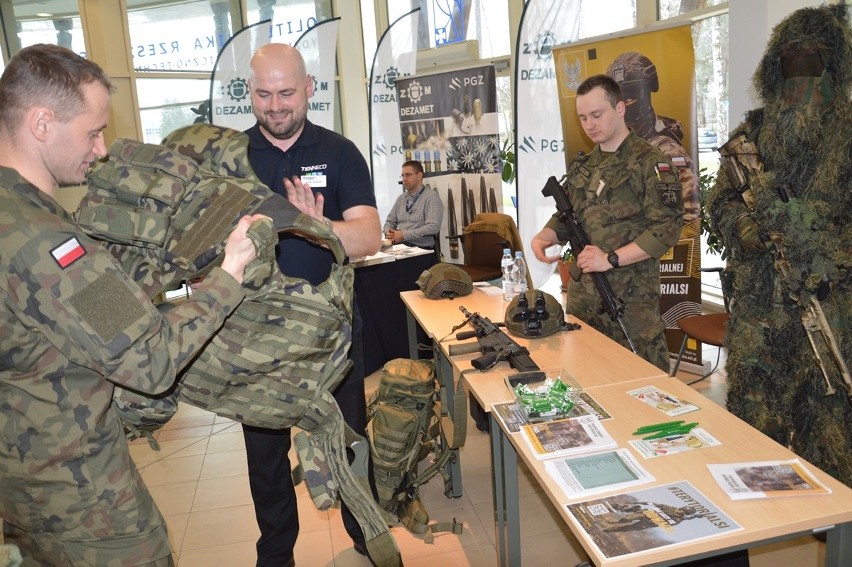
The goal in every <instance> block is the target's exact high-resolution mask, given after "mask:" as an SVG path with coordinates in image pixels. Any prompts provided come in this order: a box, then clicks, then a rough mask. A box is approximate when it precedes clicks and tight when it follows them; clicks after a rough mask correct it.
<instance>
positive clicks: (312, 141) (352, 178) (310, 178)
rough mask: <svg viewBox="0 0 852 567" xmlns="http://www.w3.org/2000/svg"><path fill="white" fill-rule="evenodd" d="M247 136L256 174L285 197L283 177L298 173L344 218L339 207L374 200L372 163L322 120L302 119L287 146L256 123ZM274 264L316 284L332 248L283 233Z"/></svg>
mask: <svg viewBox="0 0 852 567" xmlns="http://www.w3.org/2000/svg"><path fill="white" fill-rule="evenodd" d="M246 134H248V137H249V150H248V158H249V163H250V164H251V167H252V169H254V172H255V173H256V174H257V176H258V178H260V180H261V181H262V182H263V183H264V184H266V185H267V186H268V187H269V188H270V189H272V190H273V191H275V192H276V193H278V194H280V195H283V196H284V197H287V192H286V191H285V190H284V178H285V177H288V178H292V177H293V176H294V175H298V176H300V177H301V178H302V181H303V182H307V183H308V184H309V185H310V186H311V189H313V191H314V193H315V194H316V193H322V195H323V197H324V198H325V204H324V206H323V214H324V215H325V216H327V217H328V218H330V219H331V220H335V221H337V220H343V211H345V210H347V209H350V208H352V207H355V206H359V205H367V206H370V207H375V206H376V194H375V192H374V191H373V182H372V180H371V178H370V169H369V167H368V166H367V162H366V161H365V160H364V156H362V155H361V152H359V151H358V148H357V147H356V146H355V144H354V143H352V141H351V140H348V139H346V138H344V137H343V136H341V135H340V134H338V133H337V132H333V131H331V130H328V129H326V128H323V127H322V126H317V125H315V124H312V123H311V122H310V121H307V120H306V121H305V127H304V129H303V130H302V133H301V134H300V135H299V138H298V139H297V140H296V143H294V144H293V145H292V146H291V147H290V148H289V149H288V150H287V151H286V152H282V151H281V150H280V149H278V148H276V147H275V146H273V145H272V144H271V143H270V142H269V140H267V139H266V138H265V137H264V135H263V133H262V132H261V131H260V126H259V125H258V124H255V125H254V126H252V127H251V128H249V129H248V130H246ZM277 256H278V265H279V266H280V267H281V271H282V272H283V273H285V274H287V275H288V276H293V277H299V278H304V279H306V280H308V281H309V282H311V283H312V284H314V285H318V284H320V283H322V282H323V281H325V280H326V279H327V278H328V274H329V272H330V271H331V264H332V263H333V262H334V256H333V255H332V253H331V252H330V251H329V250H328V249H326V248H323V247H321V246H318V245H316V244H313V243H310V242H308V241H307V240H305V239H303V238H300V237H298V236H290V235H283V236H282V237H281V240H280V241H279V242H278V248H277Z"/></svg>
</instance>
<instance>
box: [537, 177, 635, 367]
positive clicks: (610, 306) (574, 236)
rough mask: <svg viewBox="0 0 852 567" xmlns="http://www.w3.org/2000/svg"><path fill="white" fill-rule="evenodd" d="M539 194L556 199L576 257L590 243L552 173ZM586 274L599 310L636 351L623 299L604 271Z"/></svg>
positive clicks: (557, 207) (560, 216)
mask: <svg viewBox="0 0 852 567" xmlns="http://www.w3.org/2000/svg"><path fill="white" fill-rule="evenodd" d="M563 179H565V177H563ZM541 194H542V195H544V196H545V197H553V200H554V201H556V210H557V211H558V212H559V220H560V221H561V222H562V223H563V224H565V226H566V227H567V228H568V242H570V243H571V251H572V252H573V253H574V256H575V257H576V256H577V255H579V254H580V252H582V251H583V248H585V247H586V245H587V244H591V243H590V242H589V237H588V236H586V232H585V231H584V230H583V227H582V226H580V221H578V220H577V215H576V214H575V212H574V207H572V206H571V201H570V200H569V199H568V195H567V194H566V193H565V190H564V189H563V188H562V185H561V184H560V183H559V181H557V180H556V178H555V177H554V176H552V175H551V176H550V177H549V178H548V180H547V183H545V185H544V189H542V190H541ZM587 275H589V276H591V278H592V281H593V282H594V284H595V289H596V290H597V292H598V295H599V296H600V298H601V301H602V302H603V308H602V309H601V312H603V311H606V313H607V314H608V315H609V318H610V319H612V320H613V321H616V322H617V323H618V326H619V327H621V331H622V332H623V333H624V338H626V339H627V344H628V345H630V350H632V351H633V352H634V353H636V346H635V345H634V344H633V340H632V339H631V338H630V335H629V334H627V327H625V326H624V301H622V300H621V299H619V298H618V296H616V295H615V291H613V289H612V285H611V284H610V283H609V279H607V277H606V274H605V273H603V272H590V273H588V274H587Z"/></svg>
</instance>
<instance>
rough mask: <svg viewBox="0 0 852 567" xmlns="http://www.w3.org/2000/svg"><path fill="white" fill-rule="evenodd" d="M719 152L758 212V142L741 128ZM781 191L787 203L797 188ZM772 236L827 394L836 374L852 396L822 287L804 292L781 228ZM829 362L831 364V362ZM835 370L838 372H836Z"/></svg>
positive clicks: (776, 261) (832, 389)
mask: <svg viewBox="0 0 852 567" xmlns="http://www.w3.org/2000/svg"><path fill="white" fill-rule="evenodd" d="M752 137H755V136H752ZM719 155H720V156H721V160H720V163H719V165H720V166H721V167H722V168H723V169H724V171H725V173H726V174H727V175H728V178H729V179H730V180H731V184H732V185H733V187H734V189H735V190H736V191H737V192H739V194H740V199H741V200H742V203H743V204H745V206H746V208H747V209H748V210H749V212H754V209H755V199H754V196H753V195H752V194H751V183H750V178H751V177H752V176H753V175H757V174H760V173H761V172H762V171H763V160H762V159H761V156H760V151H759V150H758V148H757V145H756V144H755V143H754V142H753V141H752V140H751V139H749V138H748V137H747V136H746V135H745V134H744V133H742V132H740V133H739V134H737V135H735V136H733V137H732V138H731V139H730V140H728V141H727V142H726V143H725V144H723V145H722V147H721V148H719ZM777 191H778V196H779V197H780V198H781V200H782V201H783V202H784V203H789V202H790V200H791V199H794V198H795V197H796V195H795V193H794V191H793V190H792V189H791V188H790V187H789V186H787V185H781V186H779V187H777ZM768 236H769V241H770V242H771V243H772V246H771V248H773V249H774V250H772V252H773V260H774V262H773V265H774V266H775V271H776V273H777V274H778V277H779V279H780V280H781V282H782V283H783V284H784V287H785V288H786V291H787V296H788V297H789V298H790V300H792V301H793V302H795V304H796V305H797V306H798V307H799V310H800V318H801V321H802V327H803V328H804V329H805V333H806V334H807V336H808V343H809V344H810V346H811V351H812V352H813V355H814V359H815V360H816V363H817V366H818V367H819V370H820V372H821V373H822V378H823V380H825V395H826V396H832V395H834V394H835V393H836V392H837V389H836V388H835V387H834V384H833V383H832V377H833V378H835V380H838V382H839V381H840V380H842V382H843V387H844V389H845V390H846V394H847V395H848V396H849V397H850V398H852V374H850V372H849V368H848V366H847V365H846V361H845V360H844V359H843V353H841V352H840V347H839V346H838V345H837V339H836V338H835V337H834V332H833V331H832V330H831V327H830V326H829V324H828V319H826V317H825V313H824V312H823V310H822V304H820V302H819V295H820V293H819V291H818V292H817V297H815V296H814V295H811V294H807V297H805V294H803V293H802V283H801V281H799V276H798V275H797V274H795V273H794V271H793V267H792V266H791V265H790V261H789V260H788V259H787V251H786V247H785V246H784V235H783V234H781V233H779V232H772V233H770V234H769V235H768ZM828 362H830V363H831V364H828ZM829 366H830V367H831V368H829ZM833 374H834V376H832V375H833Z"/></svg>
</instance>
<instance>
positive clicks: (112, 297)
mask: <svg viewBox="0 0 852 567" xmlns="http://www.w3.org/2000/svg"><path fill="white" fill-rule="evenodd" d="M0 201H2V203H3V207H2V210H0V274H2V275H0V296H2V300H3V305H2V310H0V407H2V411H0V494H2V495H3V496H2V498H0V517H2V518H3V519H4V520H6V521H8V522H11V523H12V524H14V525H16V526H18V527H19V528H21V529H23V530H27V531H39V532H41V531H47V532H60V531H64V530H69V529H73V528H75V527H78V526H80V525H83V526H86V527H87V529H91V530H92V532H93V533H100V534H101V535H102V536H104V537H106V536H105V535H104V534H109V533H116V532H115V531H110V530H114V526H130V527H128V529H131V528H132V529H133V531H134V533H135V532H136V531H137V530H138V525H136V522H140V523H141V522H146V521H149V518H147V517H143V516H145V514H144V512H145V511H144V510H135V509H134V513H138V515H139V518H138V519H137V518H127V515H128V513H127V510H126V508H125V509H122V508H121V506H120V505H122V504H124V502H126V499H128V498H133V496H134V495H136V493H138V492H139V491H144V486H143V485H142V484H141V481H139V479H138V473H137V472H136V470H135V467H133V465H132V463H131V461H130V457H129V454H128V449H127V442H126V440H125V437H124V432H123V430H122V426H121V424H120V423H119V419H118V417H117V415H116V413H115V411H114V410H113V409H111V404H112V398H113V389H114V386H113V383H116V384H121V385H123V386H127V387H129V388H133V389H136V390H140V391H143V392H148V393H158V392H163V391H165V390H167V389H168V388H169V387H170V386H171V385H172V384H173V382H174V380H175V377H176V375H177V373H178V372H179V370H180V369H181V368H182V367H183V366H184V365H186V364H187V363H188V362H189V361H191V360H192V358H193V356H194V355H195V354H196V353H197V352H198V351H199V350H200V349H201V347H202V346H203V345H204V344H205V342H206V341H207V340H208V339H209V337H210V335H211V334H212V332H213V331H214V330H215V329H217V328H218V327H219V326H220V325H221V324H222V323H223V321H224V319H225V317H226V316H227V315H228V314H230V313H231V312H232V311H233V310H234V309H235V308H236V306H237V305H238V304H239V302H240V301H241V300H242V299H243V297H244V292H243V290H242V289H241V287H240V285H239V284H238V283H237V281H236V280H234V278H232V277H231V276H230V275H228V274H227V273H225V272H224V271H222V270H221V269H219V268H217V269H214V270H213V272H212V273H211V275H210V277H208V278H207V279H206V280H205V282H204V283H203V284H202V288H200V289H199V290H198V292H197V293H195V294H193V296H192V298H190V299H189V300H188V301H187V302H186V303H183V304H181V305H179V306H176V307H173V308H172V309H171V310H169V311H168V313H160V312H159V311H158V310H157V308H156V307H155V306H154V305H153V304H152V303H151V302H150V301H149V300H148V298H147V296H146V295H145V293H144V292H143V291H142V289H140V287H139V286H138V285H136V284H135V283H134V282H133V281H132V280H130V278H128V277H127V276H126V274H125V273H124V272H123V271H122V270H121V269H120V268H119V267H118V265H117V264H116V262H115V260H114V258H113V256H112V255H111V254H109V253H108V252H107V251H105V250H104V248H102V246H101V245H100V244H99V243H97V242H95V241H94V240H92V239H91V238H89V237H88V236H87V235H86V234H85V233H83V232H82V231H81V230H80V229H79V228H78V227H77V226H76V224H75V223H74V221H73V219H72V217H71V216H70V215H69V214H67V213H66V212H65V211H64V210H63V209H62V208H61V207H60V206H59V205H58V204H57V203H56V201H54V200H53V199H52V198H50V197H49V196H47V195H45V194H44V193H42V192H41V191H39V190H38V189H37V188H36V187H34V186H33V185H31V184H30V183H28V182H27V181H26V180H24V179H23V178H21V177H20V176H19V175H18V173H17V172H16V171H14V170H12V169H7V168H0ZM118 516H123V517H118ZM101 529H103V530H104V531H98V530H101ZM119 533H120V532H119Z"/></svg>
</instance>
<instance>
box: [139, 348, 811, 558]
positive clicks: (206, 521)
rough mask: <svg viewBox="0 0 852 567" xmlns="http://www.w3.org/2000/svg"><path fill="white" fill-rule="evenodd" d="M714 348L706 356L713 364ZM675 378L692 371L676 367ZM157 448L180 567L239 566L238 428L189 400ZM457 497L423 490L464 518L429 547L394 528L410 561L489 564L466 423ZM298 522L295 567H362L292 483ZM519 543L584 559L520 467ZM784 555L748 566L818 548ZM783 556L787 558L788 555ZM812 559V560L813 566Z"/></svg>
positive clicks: (244, 521)
mask: <svg viewBox="0 0 852 567" xmlns="http://www.w3.org/2000/svg"><path fill="white" fill-rule="evenodd" d="M715 353H716V351H715V349H714V350H712V351H707V352H706V353H705V356H706V358H708V359H712V360H713V361H715V358H716V356H715ZM679 378H680V379H683V380H686V381H692V380H694V379H695V378H696V376H694V375H691V374H685V373H681V376H679ZM377 380H378V374H374V375H372V376H370V377H368V380H367V390H368V392H369V391H372V390H373V389H374V388H375V387H376V384H377ZM693 387H695V388H696V389H698V390H699V391H701V392H702V393H703V394H705V395H706V396H708V397H709V398H711V399H713V400H714V401H716V402H717V403H724V396H725V390H726V386H725V378H724V375H723V374H722V373H721V372H716V373H714V374H713V375H711V376H710V377H708V378H707V379H706V380H703V381H701V382H699V383H697V384H695V385H694V386H693ZM157 437H158V440H159V442H160V445H161V451H159V452H154V451H152V450H151V449H150V448H149V447H148V445H147V444H146V443H145V442H144V441H141V440H137V441H135V442H134V443H133V444H132V445H131V452H132V455H133V458H134V459H135V461H136V463H137V465H138V467H139V469H140V470H141V471H142V477H143V478H144V480H145V482H146V483H147V485H148V487H149V488H150V490H151V492H152V493H153V495H154V498H155V499H156V501H157V503H158V505H159V507H160V509H161V510H162V512H163V514H164V516H165V517H166V519H167V521H168V525H169V531H170V535H171V540H172V545H173V548H174V551H175V558H176V560H177V563H178V567H195V566H199V567H201V566H203V567H215V566H222V567H240V566H253V565H254V563H255V551H254V541H255V539H256V538H257V536H258V530H257V526H256V523H255V519H254V515H253V510H252V501H251V496H250V494H249V489H248V478H247V475H246V464H245V449H244V445H243V436H242V432H241V430H240V425H239V424H237V423H234V422H231V421H228V420H224V419H222V418H218V417H216V416H214V415H212V414H209V413H207V412H205V411H203V410H199V409H197V408H193V407H191V406H182V407H181V408H180V410H179V411H178V414H177V415H176V416H175V417H174V418H173V419H172V420H171V421H170V422H169V423H168V424H167V425H166V426H165V427H164V428H163V429H162V430H161V431H160V432H158V434H157ZM461 464H462V479H463V487H464V494H463V496H462V497H461V498H458V499H448V498H446V497H445V496H444V495H443V492H442V481H441V479H440V477H436V478H434V479H433V480H432V481H431V482H429V483H428V484H427V485H426V486H425V488H424V490H423V491H422V494H421V496H422V499H423V501H424V503H425V505H426V507H427V509H428V510H429V512H430V514H431V517H432V520H434V521H445V520H451V519H452V518H456V519H457V520H458V521H460V522H462V523H463V524H464V533H463V534H461V535H460V536H456V535H451V534H440V535H438V536H437V537H436V538H435V543H434V544H431V545H430V544H426V543H424V542H423V541H422V540H421V539H419V538H416V537H413V536H411V535H410V534H409V533H408V532H407V531H406V530H405V529H404V528H402V527H395V528H393V529H392V533H393V535H394V537H395V539H396V542H397V545H398V546H399V548H400V551H401V553H402V557H403V560H404V562H405V565H406V566H408V567H435V566H436V565H441V566H442V567H443V566H465V565H470V566H481V567H491V566H493V565H496V551H495V547H494V529H493V519H492V518H493V513H492V493H491V491H492V488H491V486H492V483H491V474H490V471H491V465H490V456H489V443H488V435H487V434H485V433H482V432H480V431H477V430H476V429H475V427H469V429H468V437H467V443H466V444H465V446H464V447H463V448H462V450H461ZM297 492H298V494H299V514H300V521H301V523H302V528H301V533H300V536H299V540H298V544H297V545H296V563H297V565H299V566H301V567H320V566H323V567H361V566H363V567H368V566H369V565H370V563H369V562H368V561H367V559H366V558H364V557H362V556H360V555H358V554H357V553H356V552H355V551H354V550H353V549H352V547H351V543H350V542H349V540H348V538H347V536H346V533H345V531H344V530H343V526H342V523H341V520H340V512H339V510H338V509H337V508H333V509H332V510H331V511H329V512H319V511H317V510H316V508H315V507H314V506H313V503H312V501H311V500H310V498H309V497H308V496H307V492H306V490H305V488H304V486H299V487H297ZM520 493H521V496H522V502H521V541H522V550H523V562H524V564H525V565H542V564H545V563H546V562H548V561H550V562H552V561H553V560H554V559H555V558H558V560H559V564H560V565H566V566H572V565H575V564H576V563H579V562H580V561H583V560H584V559H585V557H584V554H583V552H582V549H581V548H580V546H579V544H578V543H577V542H576V541H575V540H574V538H573V537H572V536H571V535H570V532H569V531H568V530H567V529H566V528H565V527H564V524H563V522H562V521H561V519H560V518H559V517H558V516H557V514H556V513H555V511H554V509H553V507H552V506H551V505H550V503H549V501H548V500H547V498H546V497H545V496H544V495H543V493H541V492H540V491H538V490H537V489H536V483H535V482H534V481H533V480H532V477H531V476H530V475H529V473H527V472H526V470H525V469H523V466H522V470H521V474H520ZM799 543H800V545H798V546H796V547H795V549H793V551H792V552H791V550H790V548H789V546H770V547H767V548H761V549H760V550H758V551H757V552H755V553H753V554H752V565H754V566H758V567H759V566H762V565H766V566H769V565H772V564H773V563H778V561H779V559H780V558H782V557H783V559H782V560H781V563H779V564H785V565H794V564H795V565H801V566H808V565H817V564H821V559H820V557H821V556H820V555H819V554H820V553H821V547H820V546H818V544H817V543H815V541H814V540H813V539H812V538H804V539H803V540H801V542H799ZM791 553H794V554H797V555H795V559H792V558H791ZM818 561H819V563H818Z"/></svg>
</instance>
